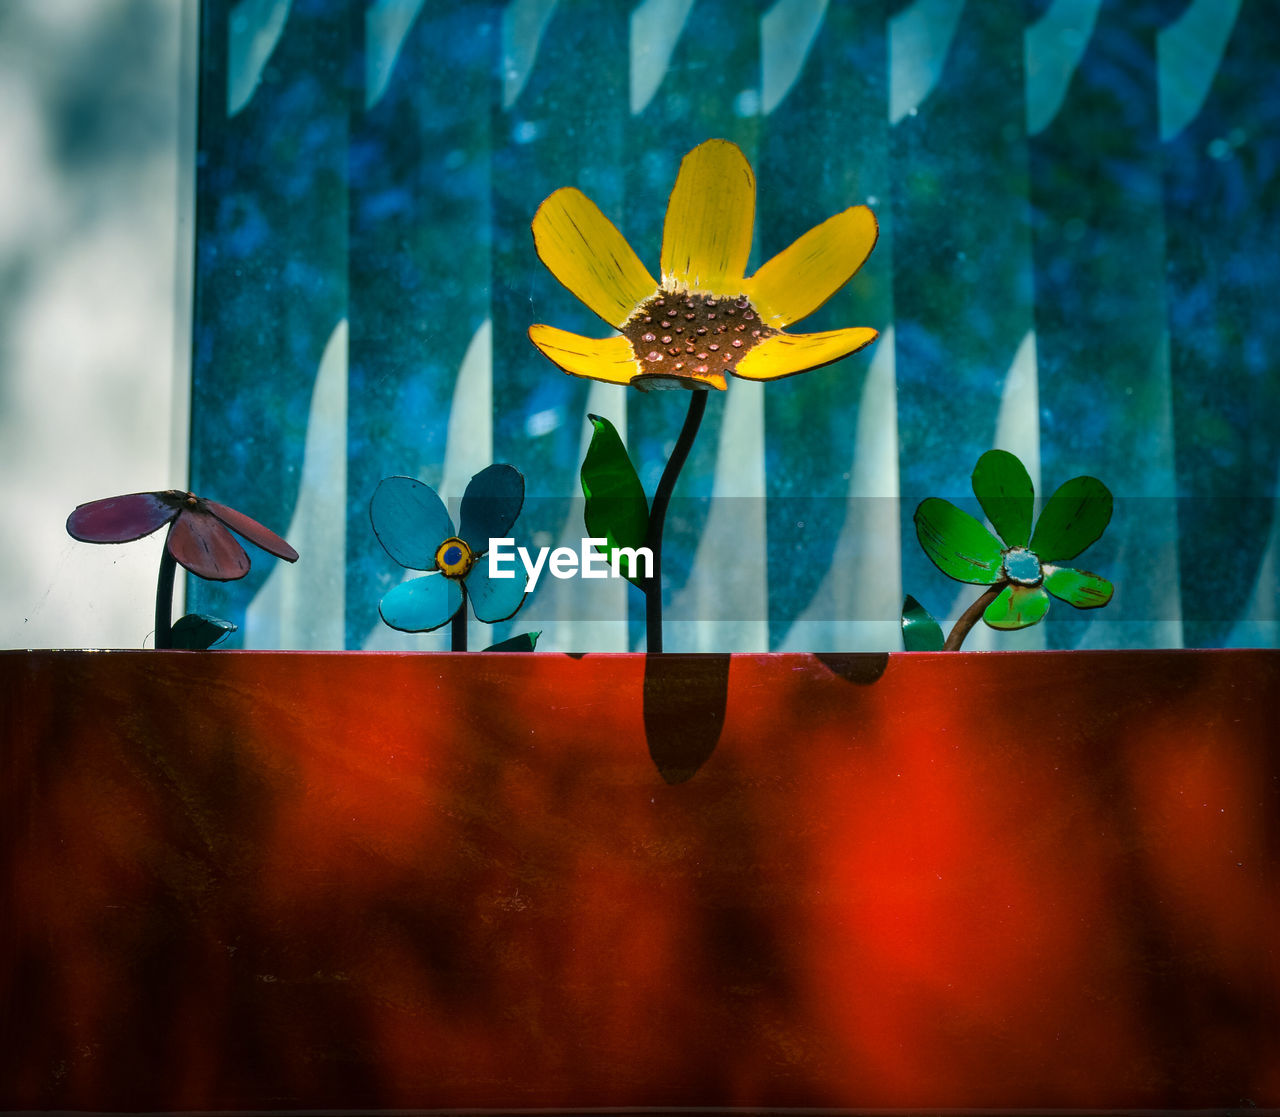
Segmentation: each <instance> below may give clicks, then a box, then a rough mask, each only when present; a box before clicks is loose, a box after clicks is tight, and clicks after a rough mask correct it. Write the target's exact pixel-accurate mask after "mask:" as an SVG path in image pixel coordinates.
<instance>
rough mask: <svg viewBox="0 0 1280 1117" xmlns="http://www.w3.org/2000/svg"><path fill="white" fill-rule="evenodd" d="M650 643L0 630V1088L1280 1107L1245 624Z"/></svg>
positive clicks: (1274, 793)
mask: <svg viewBox="0 0 1280 1117" xmlns="http://www.w3.org/2000/svg"><path fill="white" fill-rule="evenodd" d="M645 671H646V663H645V659H644V657H642V656H587V657H585V658H570V657H566V656H560V655H502V656H497V655H490V656H477V655H472V656H461V655H457V656H454V655H379V654H343V653H333V654H297V653H236V652H216V653H206V654H201V653H185V652H140V653H121V652H112V653H100V654H91V653H56V652H35V653H4V654H0V724H2V725H3V786H2V788H0V795H2V797H3V799H2V803H0V808H2V809H0V828H2V830H0V834H2V842H0V856H2V858H3V861H2V865H3V877H0V882H2V883H0V903H2V904H3V910H4V913H5V914H4V917H3V924H4V939H3V948H2V953H0V981H2V983H3V984H2V985H0V1025H2V1026H3V1035H2V1037H0V1101H2V1104H3V1107H4V1108H10V1109H13V1108H51V1109H58V1108H66V1109H76V1108H80V1109H96V1110H130V1109H143V1110H178V1109H249V1108H254V1109H290V1108H306V1107H309V1108H324V1109H379V1108H385V1109H405V1108H448V1107H459V1108H461V1107H490V1108H498V1109H507V1110H510V1109H518V1108H521V1107H551V1108H559V1109H565V1108H571V1107H584V1108H595V1109H599V1108H602V1107H606V1106H653V1107H657V1106H761V1107H763V1106H773V1107H779V1108H782V1107H801V1106H816V1107H850V1108H852V1107H962V1108H963V1107H968V1108H981V1109H999V1108H1021V1109H1025V1108H1032V1107H1035V1108H1042V1107H1054V1108H1075V1109H1090V1108H1097V1109H1103V1108H1122V1107H1129V1108H1209V1107H1237V1106H1238V1107H1245V1106H1248V1105H1250V1104H1252V1105H1256V1106H1259V1107H1275V1106H1278V1105H1280V966H1278V965H1277V947H1276V945H1275V943H1276V941H1277V938H1278V937H1280V936H1277V935H1276V928H1277V927H1280V911H1278V910H1277V909H1278V907H1280V900H1278V898H1280V817H1278V814H1277V807H1278V806H1280V748H1278V746H1277V740H1276V738H1277V725H1280V708H1278V700H1277V697H1276V695H1277V693H1278V692H1280V654H1277V653H1274V652H1225V651H1222V652H1146V653H1118V652H1117V653H1108V652H1097V653H1078V652H1073V653H1030V654H1000V653H994V654H963V653H962V654H946V655H943V654H938V655H925V654H916V655H894V656H890V657H880V658H879V659H877V658H875V657H822V658H818V657H813V656H792V655H778V656H733V657H731V658H730V657H677V656H671V657H663V659H662V660H661V663H660V664H657V665H654V664H652V663H651V664H650V671H651V674H650V678H649V680H648V682H647V684H646V680H645ZM655 671H656V672H657V673H654V672H655ZM659 763H660V764H661V766H662V770H663V772H664V773H665V777H666V778H664V776H663V774H661V773H660V772H659V768H658V764H659ZM669 781H677V782H669Z"/></svg>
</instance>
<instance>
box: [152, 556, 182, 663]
mask: <svg viewBox="0 0 1280 1117" xmlns="http://www.w3.org/2000/svg"><path fill="white" fill-rule="evenodd" d="M177 568H178V562H177V560H176V559H175V558H174V557H173V555H171V554H170V553H169V548H168V546H166V547H165V548H164V549H163V550H162V551H161V552H160V575H159V577H158V578H157V579H156V647H157V648H172V647H173V576H174V573H175V572H176V571H177Z"/></svg>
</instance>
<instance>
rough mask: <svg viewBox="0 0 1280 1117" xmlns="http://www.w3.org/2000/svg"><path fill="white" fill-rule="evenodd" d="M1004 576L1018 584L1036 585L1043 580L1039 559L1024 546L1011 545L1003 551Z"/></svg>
mask: <svg viewBox="0 0 1280 1117" xmlns="http://www.w3.org/2000/svg"><path fill="white" fill-rule="evenodd" d="M1004 576H1005V577H1006V578H1007V579H1008V580H1009V581H1010V582H1013V583H1014V584H1015V585H1019V586H1038V585H1039V584H1040V583H1041V582H1043V581H1044V571H1043V570H1041V569H1040V560H1039V559H1038V558H1036V556H1035V554H1034V553H1032V552H1031V551H1028V550H1027V549H1026V548H1025V547H1011V548H1010V549H1009V550H1007V551H1005V553H1004Z"/></svg>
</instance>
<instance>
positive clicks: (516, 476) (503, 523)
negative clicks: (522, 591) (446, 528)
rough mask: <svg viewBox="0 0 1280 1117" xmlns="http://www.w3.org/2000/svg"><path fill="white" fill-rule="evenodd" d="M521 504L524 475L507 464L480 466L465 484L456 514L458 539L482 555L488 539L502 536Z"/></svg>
mask: <svg viewBox="0 0 1280 1117" xmlns="http://www.w3.org/2000/svg"><path fill="white" fill-rule="evenodd" d="M523 505H524V476H523V475H522V474H521V472H520V471H519V470H518V469H515V468H514V467H513V466H509V465H491V466H489V467H488V468H487V469H482V470H481V471H480V472H479V473H477V474H476V475H475V476H474V477H472V478H471V481H470V482H469V483H468V484H467V491H466V492H465V493H463V494H462V511H461V513H460V514H459V519H460V520H461V527H460V529H459V531H458V535H459V537H460V538H462V539H464V540H466V544H467V546H468V547H470V548H471V550H472V551H473V552H474V553H475V554H477V555H482V554H484V553H485V552H486V551H487V550H488V549H489V540H490V539H505V538H507V536H508V533H509V532H510V531H511V525H512V524H514V523H515V522H516V517H517V516H518V515H520V509H521V507H523Z"/></svg>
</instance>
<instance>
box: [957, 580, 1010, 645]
mask: <svg viewBox="0 0 1280 1117" xmlns="http://www.w3.org/2000/svg"><path fill="white" fill-rule="evenodd" d="M1006 584H1007V583H1005V582H999V583H997V584H996V585H994V586H991V587H989V588H988V589H987V590H986V591H985V592H984V593H983V594H982V596H981V597H979V598H978V600H977V601H975V602H974V603H973V604H972V605H970V606H969V608H967V609H966V610H965V611H964V612H963V613H962V614H961V615H960V619H959V620H958V621H956V623H955V627H954V628H952V630H951V632H950V633H949V634H948V636H947V642H946V643H945V644H943V645H942V650H943V651H944V652H958V651H959V650H960V645H961V644H963V643H964V638H965V637H966V636H968V635H969V631H970V629H972V628H973V626H974V625H975V624H977V623H978V618H979V617H981V616H982V614H983V613H985V612H986V611H987V606H988V605H990V604H991V603H992V602H993V601H994V600H995V599H996V598H997V597H999V596H1000V591H1001V590H1002V589H1004V587H1005V585H1006Z"/></svg>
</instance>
